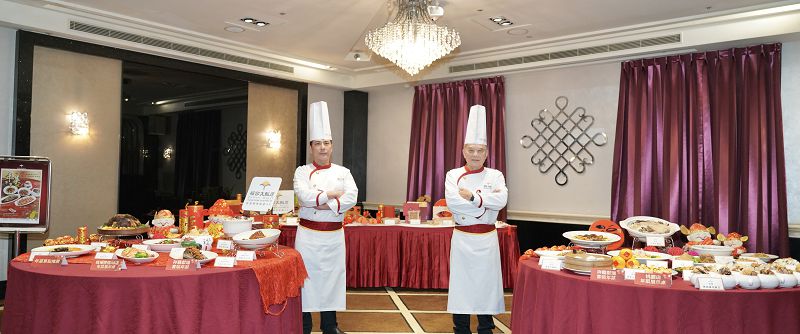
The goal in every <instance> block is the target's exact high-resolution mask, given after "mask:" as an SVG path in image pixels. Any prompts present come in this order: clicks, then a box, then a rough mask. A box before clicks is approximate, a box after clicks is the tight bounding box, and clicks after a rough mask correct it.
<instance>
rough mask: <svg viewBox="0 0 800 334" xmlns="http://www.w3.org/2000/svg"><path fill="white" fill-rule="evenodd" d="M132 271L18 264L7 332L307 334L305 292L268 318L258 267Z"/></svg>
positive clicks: (11, 274)
mask: <svg viewBox="0 0 800 334" xmlns="http://www.w3.org/2000/svg"><path fill="white" fill-rule="evenodd" d="M292 252H294V251H293V250H292ZM161 255H162V256H164V255H166V254H165V253H162V254H161ZM126 265H127V268H128V269H127V270H122V271H118V272H108V271H90V270H89V268H90V265H88V264H83V263H76V264H72V263H70V264H69V265H67V266H63V267H33V266H32V265H31V263H29V262H18V261H16V260H15V261H12V262H11V263H9V268H8V287H7V290H6V299H5V311H4V314H3V319H2V321H3V324H2V332H3V333H4V334H13V333H26V334H29V333H201V332H202V333H302V319H301V301H300V297H299V291H298V292H297V294H296V295H295V297H289V298H288V299H286V301H285V303H283V304H275V305H270V306H269V311H270V313H273V314H275V315H268V314H266V313H265V311H264V305H263V303H262V297H261V294H260V290H259V282H258V281H257V277H256V274H255V272H254V270H253V269H251V268H243V267H234V268H214V267H209V265H208V264H207V265H204V266H203V268H201V269H199V270H197V271H168V270H166V269H165V267H154V266H145V265H139V266H137V265H134V264H131V263H126Z"/></svg>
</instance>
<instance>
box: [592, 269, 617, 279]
mask: <svg viewBox="0 0 800 334" xmlns="http://www.w3.org/2000/svg"><path fill="white" fill-rule="evenodd" d="M589 279H591V280H598V281H622V280H623V279H624V277H623V275H622V273H621V272H620V271H619V270H616V269H592V276H591V277H590V278H589Z"/></svg>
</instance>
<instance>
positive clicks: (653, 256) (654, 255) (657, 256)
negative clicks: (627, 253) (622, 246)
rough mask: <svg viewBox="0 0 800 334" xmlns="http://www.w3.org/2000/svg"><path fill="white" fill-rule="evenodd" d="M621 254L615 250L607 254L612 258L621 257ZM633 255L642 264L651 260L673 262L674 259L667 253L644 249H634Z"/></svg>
mask: <svg viewBox="0 0 800 334" xmlns="http://www.w3.org/2000/svg"><path fill="white" fill-rule="evenodd" d="M619 253H620V251H618V250H613V251H608V253H607V254H608V255H611V256H619ZM632 253H633V258H634V259H636V260H637V261H639V262H641V263H645V262H647V261H649V260H656V261H666V260H672V258H673V256H672V255H669V254H666V253H659V252H651V251H646V250H642V249H634V250H633V251H632Z"/></svg>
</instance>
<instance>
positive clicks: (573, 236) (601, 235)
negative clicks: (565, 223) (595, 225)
mask: <svg viewBox="0 0 800 334" xmlns="http://www.w3.org/2000/svg"><path fill="white" fill-rule="evenodd" d="M562 235H563V236H564V237H565V238H567V239H569V240H570V241H572V243H573V244H575V245H578V246H584V247H602V246H606V245H610V244H612V243H615V242H617V241H619V240H620V239H621V238H620V237H619V236H618V235H616V234H611V233H607V232H598V231H570V232H564V234H562Z"/></svg>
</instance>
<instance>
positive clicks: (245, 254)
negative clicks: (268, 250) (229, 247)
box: [236, 250, 256, 261]
mask: <svg viewBox="0 0 800 334" xmlns="http://www.w3.org/2000/svg"><path fill="white" fill-rule="evenodd" d="M255 260H256V252H254V251H243V250H240V251H236V261H255Z"/></svg>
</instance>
